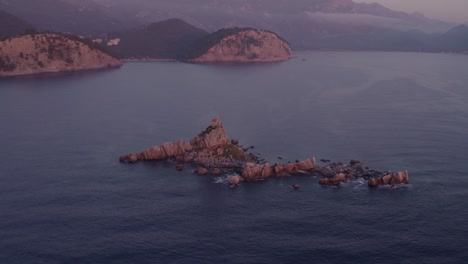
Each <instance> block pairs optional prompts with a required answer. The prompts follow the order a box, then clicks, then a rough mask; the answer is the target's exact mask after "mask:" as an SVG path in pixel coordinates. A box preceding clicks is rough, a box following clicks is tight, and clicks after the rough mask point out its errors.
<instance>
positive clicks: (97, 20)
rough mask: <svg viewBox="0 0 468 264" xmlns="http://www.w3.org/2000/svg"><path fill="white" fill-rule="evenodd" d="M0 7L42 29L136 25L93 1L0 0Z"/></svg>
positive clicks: (85, 30) (87, 30) (84, 31)
mask: <svg viewBox="0 0 468 264" xmlns="http://www.w3.org/2000/svg"><path fill="white" fill-rule="evenodd" d="M0 9H3V10H5V11H7V12H9V13H11V14H13V15H15V16H18V17H20V18H22V19H24V20H26V21H27V22H28V23H30V24H32V25H34V26H36V27H38V28H41V29H44V30H52V31H59V32H69V33H73V34H80V35H90V34H98V33H103V32H110V31H117V30H122V29H125V28H131V27H133V26H136V25H138V22H137V21H136V20H134V19H132V18H130V17H121V16H120V14H119V13H118V12H114V11H113V10H111V9H108V8H106V7H103V6H101V5H98V4H96V3H94V1H93V0H40V1H36V0H35V1H31V0H0Z"/></svg>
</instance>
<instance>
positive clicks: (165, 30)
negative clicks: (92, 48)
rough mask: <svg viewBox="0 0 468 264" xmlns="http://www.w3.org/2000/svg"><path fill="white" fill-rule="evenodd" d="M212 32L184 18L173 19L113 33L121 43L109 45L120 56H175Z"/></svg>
mask: <svg viewBox="0 0 468 264" xmlns="http://www.w3.org/2000/svg"><path fill="white" fill-rule="evenodd" d="M208 34H209V33H208V32H206V31H204V30H202V29H199V28H196V27H194V26H192V25H190V24H188V23H186V22H185V21H183V20H181V19H169V20H165V21H161V22H157V23H153V24H150V25H146V26H142V27H138V28H135V29H132V30H129V31H126V32H120V33H113V34H109V35H108V39H113V38H119V39H120V42H119V44H118V45H116V46H111V47H109V48H110V49H111V50H112V51H114V52H115V53H116V54H118V55H119V57H120V58H158V59H160V58H161V59H175V58H178V57H179V56H180V54H181V53H183V52H185V50H187V49H189V48H190V47H191V46H192V45H193V43H195V42H196V41H198V40H199V39H200V38H202V37H204V36H206V35H208Z"/></svg>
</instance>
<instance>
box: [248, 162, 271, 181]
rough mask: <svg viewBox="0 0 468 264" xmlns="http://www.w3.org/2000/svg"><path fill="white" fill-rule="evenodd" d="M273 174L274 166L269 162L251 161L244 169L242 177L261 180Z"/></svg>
mask: <svg viewBox="0 0 468 264" xmlns="http://www.w3.org/2000/svg"><path fill="white" fill-rule="evenodd" d="M271 176H273V168H272V167H271V166H270V164H269V163H265V164H256V163H252V162H249V163H247V164H246V165H245V166H244V168H243V170H242V178H244V179H246V180H260V179H265V178H268V177H271Z"/></svg>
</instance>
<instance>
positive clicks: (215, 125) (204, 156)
mask: <svg viewBox="0 0 468 264" xmlns="http://www.w3.org/2000/svg"><path fill="white" fill-rule="evenodd" d="M167 159H173V160H176V161H178V162H181V163H190V164H192V165H195V166H200V167H204V168H212V169H216V168H217V169H219V168H242V167H243V166H244V164H245V163H247V162H255V161H256V160H257V157H256V156H254V155H252V154H247V153H246V152H245V151H244V150H243V149H242V148H240V147H238V146H236V145H234V144H232V141H231V140H230V139H229V137H228V135H227V133H226V131H225V130H224V127H223V126H222V124H221V122H220V121H219V119H213V120H212V122H211V125H210V126H208V127H207V128H206V129H205V130H204V131H203V132H201V133H200V134H198V135H197V136H196V137H194V138H192V139H191V140H190V143H187V142H184V141H182V140H179V141H175V142H166V143H163V144H162V145H161V146H154V147H151V148H149V149H146V150H144V151H143V152H140V153H133V154H129V155H125V156H121V157H120V161H121V162H127V163H134V162H136V161H138V160H167ZM213 171H214V170H213ZM215 172H216V171H215Z"/></svg>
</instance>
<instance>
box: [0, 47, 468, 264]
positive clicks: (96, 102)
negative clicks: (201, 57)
mask: <svg viewBox="0 0 468 264" xmlns="http://www.w3.org/2000/svg"><path fill="white" fill-rule="evenodd" d="M297 56H298V58H296V59H292V60H290V61H287V62H284V63H278V64H265V65H264V64H259V65H243V66H210V65H193V64H184V63H177V62H151V63H128V64H125V65H124V66H123V67H122V68H121V69H118V70H111V71H104V72H90V73H76V74H65V75H59V76H57V75H52V76H41V77H27V78H13V79H4V80H0V125H1V129H0V263H221V262H222V263H466V260H467V259H468V250H467V249H468V248H467V245H468V226H467V219H468V209H467V208H468V201H467V199H468V180H467V179H468V178H467V177H468V160H467V154H468V74H466V73H467V72H468V57H466V56H457V55H437V54H416V53H345V52H343V53H334V52H319V53H297ZM213 117H220V118H221V120H222V122H223V124H224V126H225V128H226V129H227V131H228V133H229V135H230V136H231V137H234V138H238V139H239V140H240V141H241V143H242V144H245V145H255V146H256V148H255V151H256V152H259V153H261V154H263V157H264V158H266V159H268V160H269V161H271V162H275V161H276V158H277V157H278V156H282V157H284V159H285V160H295V159H303V158H307V157H310V156H315V157H317V158H327V159H331V160H335V161H337V160H342V161H348V160H350V159H359V160H361V161H363V162H364V164H365V165H367V166H370V167H372V168H375V169H379V170H395V171H397V170H403V169H408V170H409V172H410V182H411V184H410V185H408V186H404V187H399V188H396V189H391V188H385V187H383V188H378V189H376V190H369V189H368V188H367V186H366V184H365V182H363V181H360V180H356V181H352V182H349V183H346V184H344V185H343V186H341V187H339V188H328V187H322V186H319V185H318V178H314V177H285V178H280V179H271V180H268V181H263V182H255V183H248V184H247V183H243V184H242V185H240V186H239V187H237V188H229V187H228V185H227V183H226V180H225V178H223V177H212V176H206V177H199V176H195V175H193V174H192V173H191V169H190V168H189V169H188V170H186V171H184V172H177V171H176V170H175V169H174V167H175V164H172V163H170V162H161V163H155V162H146V163H138V164H134V165H127V164H120V163H118V157H119V156H120V155H122V154H127V153H130V152H136V151H141V150H143V149H145V148H147V147H149V146H152V145H157V144H160V143H162V142H164V141H172V140H177V139H181V138H182V139H185V140H187V139H189V138H190V137H192V136H193V135H195V134H197V133H198V132H199V131H201V130H203V129H204V128H205V127H206V126H207V125H208V124H209V122H210V120H211V118H213ZM294 183H299V184H300V186H301V188H300V189H299V190H298V191H293V190H292V189H291V188H290V187H289V185H290V184H294Z"/></svg>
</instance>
